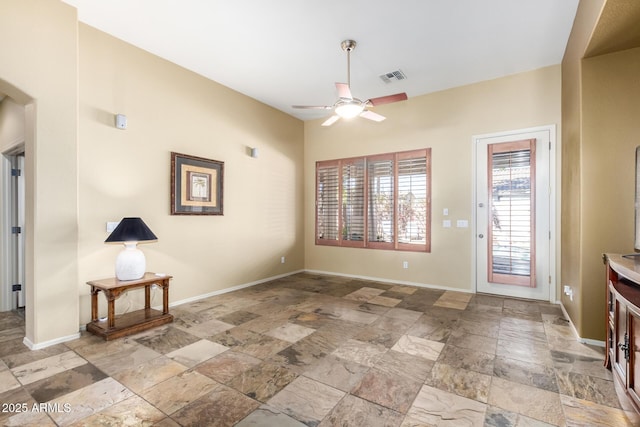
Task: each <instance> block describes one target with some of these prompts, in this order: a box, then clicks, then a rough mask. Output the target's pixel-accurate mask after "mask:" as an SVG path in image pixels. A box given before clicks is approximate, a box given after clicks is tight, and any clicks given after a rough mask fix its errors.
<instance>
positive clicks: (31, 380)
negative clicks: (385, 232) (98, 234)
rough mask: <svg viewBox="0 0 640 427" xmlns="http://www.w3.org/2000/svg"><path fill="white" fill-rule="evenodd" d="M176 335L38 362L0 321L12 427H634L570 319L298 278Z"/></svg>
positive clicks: (196, 316) (224, 301) (87, 339)
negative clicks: (140, 426)
mask: <svg viewBox="0 0 640 427" xmlns="http://www.w3.org/2000/svg"><path fill="white" fill-rule="evenodd" d="M172 313H173V314H174V315H175V316H176V319H175V322H174V323H172V324H170V325H165V326H162V327H159V328H155V329H152V330H149V331H145V332H143V333H141V334H138V335H134V336H130V337H126V338H121V339H118V340H114V341H109V342H105V341H103V340H102V339H100V338H97V337H95V336H92V335H90V334H86V333H83V334H82V337H81V338H80V339H77V340H74V341H71V342H67V343H64V344H59V345H55V346H51V347H48V348H45V349H43V350H37V351H29V350H28V349H27V348H26V347H25V346H24V345H23V344H22V339H23V336H24V323H23V320H22V319H21V318H20V317H19V316H17V315H15V313H1V314H0V404H2V408H1V409H2V412H0V421H1V422H2V424H3V425H15V426H18V425H19V426H25V425H34V426H49V425H50V426H55V425H58V426H68V425H72V426H94V425H95V426H120V425H128V426H136V425H157V426H176V425H183V426H233V425H236V426H240V427H246V426H276V427H287V426H292V427H293V426H299V427H301V426H304V425H307V426H366V427H373V426H405V427H408V426H456V427H457V426H632V425H639V424H640V423H639V420H638V419H636V418H633V419H629V418H627V414H626V413H625V412H624V411H623V410H622V409H621V408H620V404H619V402H618V399H617V397H616V393H615V391H614V386H613V382H612V376H611V372H609V371H608V370H606V369H605V368H604V367H603V366H602V363H603V350H602V349H601V348H593V347H589V346H586V345H582V344H580V343H578V342H577V341H576V339H575V336H574V334H573V332H572V330H571V328H570V326H569V324H568V322H567V321H566V320H565V319H564V317H563V316H562V312H561V310H560V308H559V306H556V305H552V304H548V303H541V302H532V301H523V300H517V299H510V298H499V297H493V296H486V295H472V294H465V293H459V292H452V291H442V290H434V289H424V288H416V287H411V286H399V285H393V284H388V283H380V282H373V281H365V280H357V279H350V278H344V277H336V276H325V275H315V274H309V273H303V274H296V275H293V276H289V277H285V278H282V279H279V280H275V281H272V282H269V283H265V284H261V285H258V286H254V287H251V288H246V289H243V290H240V291H235V292H231V293H227V294H223V295H219V296H215V297H211V298H207V299H203V300H200V301H197V302H193V303H189V304H184V305H181V306H177V307H174V308H172Z"/></svg>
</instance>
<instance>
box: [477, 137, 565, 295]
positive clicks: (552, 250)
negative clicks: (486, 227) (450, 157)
mask: <svg viewBox="0 0 640 427" xmlns="http://www.w3.org/2000/svg"><path fill="white" fill-rule="evenodd" d="M540 131H548V132H549V142H550V144H551V146H550V149H549V230H550V233H551V234H550V242H549V243H550V244H549V280H550V283H549V298H548V301H549V302H552V303H555V302H556V288H557V286H556V243H557V230H556V222H557V221H556V198H557V197H556V195H557V166H556V161H557V160H556V150H557V141H556V125H545V126H537V127H531V128H525V129H515V130H510V131H504V132H495V133H488V134H482V135H474V136H472V137H471V147H472V148H471V163H472V165H471V170H472V174H471V179H472V183H471V185H472V187H471V188H472V191H471V199H472V201H471V280H472V289H474V292H476V293H477V292H478V281H477V277H476V276H477V274H476V272H477V259H478V254H477V252H478V251H477V245H476V240H477V235H478V231H477V224H476V222H477V200H476V184H477V180H476V175H477V173H478V166H477V150H478V149H477V145H478V144H477V142H478V140H479V139H486V138H495V137H506V136H510V135H513V136H514V137H516V136H517V135H519V134H523V133H528V132H540Z"/></svg>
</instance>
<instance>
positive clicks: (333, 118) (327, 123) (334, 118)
mask: <svg viewBox="0 0 640 427" xmlns="http://www.w3.org/2000/svg"><path fill="white" fill-rule="evenodd" d="M339 118H340V116H339V115H337V114H334V115H333V116H331V117H329V118H328V119H327V120H325V121H324V122H323V123H322V126H331V125H332V124H334V123H335V122H337V121H338V119H339Z"/></svg>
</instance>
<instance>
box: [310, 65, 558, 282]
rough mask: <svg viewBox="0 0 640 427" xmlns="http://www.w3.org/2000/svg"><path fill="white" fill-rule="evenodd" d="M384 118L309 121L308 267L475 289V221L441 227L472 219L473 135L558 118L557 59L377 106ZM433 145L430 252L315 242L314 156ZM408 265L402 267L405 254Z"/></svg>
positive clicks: (324, 156)
mask: <svg viewBox="0 0 640 427" xmlns="http://www.w3.org/2000/svg"><path fill="white" fill-rule="evenodd" d="M376 111H377V112H379V113H380V114H383V115H385V116H386V117H387V120H386V121H384V122H381V123H372V122H369V121H366V120H363V119H356V120H354V121H352V122H350V123H340V122H338V123H336V124H335V125H333V126H332V127H329V128H325V127H322V126H320V123H321V120H316V121H309V122H306V123H305V207H306V209H305V224H306V227H305V267H306V268H307V269H310V270H319V271H326V272H335V273H341V274H349V275H356V276H367V277H376V278H381V279H387V280H395V281H403V282H411V283H417V284H424V285H434V286H443V287H450V288H456V289H461V290H473V289H475V282H474V272H473V271H472V259H471V257H472V244H473V242H474V239H473V238H472V236H471V228H467V229H458V228H455V226H454V227H453V228H449V229H444V228H442V226H441V224H442V220H443V219H445V218H444V217H443V216H442V210H443V208H448V209H449V216H448V219H451V220H452V222H453V224H454V225H455V223H456V220H458V219H466V220H469V221H470V222H471V219H472V211H471V209H472V206H471V201H472V197H473V190H472V183H473V176H472V142H471V139H472V136H474V135H481V134H487V133H494V132H501V131H508V130H514V129H523V128H529V127H534V126H541V125H550V124H556V125H558V127H559V125H560V66H559V65H558V66H551V67H547V68H542V69H539V70H535V71H531V72H526V73H522V74H517V75H512V76H508V77H505V78H501V79H497V80H491V81H486V82H481V83H477V84H473V85H469V86H463V87H458V88H454V89H450V90H446V91H442V92H437V93H433V94H429V95H424V96H418V97H412V98H410V99H409V100H408V101H406V102H402V103H397V104H391V105H388V106H384V107H379V108H377V109H376ZM424 147H431V149H432V158H433V166H432V173H433V181H432V226H433V230H432V243H431V248H432V250H431V253H427V254H425V253H413V252H410V253H407V252H394V251H380V250H368V249H366V250H365V249H352V248H336V247H326V246H316V245H315V240H314V220H315V218H314V206H315V201H314V191H315V175H314V174H315V162H316V161H318V160H327V159H335V158H344V157H351V156H360V155H367V154H375V153H386V152H392V151H403V150H410V149H416V148H424ZM405 260H406V261H408V262H409V268H408V269H403V268H402V261H405Z"/></svg>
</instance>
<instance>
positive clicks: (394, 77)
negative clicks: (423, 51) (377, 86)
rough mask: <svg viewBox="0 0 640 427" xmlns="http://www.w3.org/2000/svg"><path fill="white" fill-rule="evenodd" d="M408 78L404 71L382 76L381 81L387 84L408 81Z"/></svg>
mask: <svg viewBox="0 0 640 427" xmlns="http://www.w3.org/2000/svg"><path fill="white" fill-rule="evenodd" d="M406 78H407V76H406V75H405V74H404V73H403V72H402V70H396V71H391V72H388V73H385V74H381V75H380V80H382V81H383V82H385V83H391V82H397V81H400V80H406Z"/></svg>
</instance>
